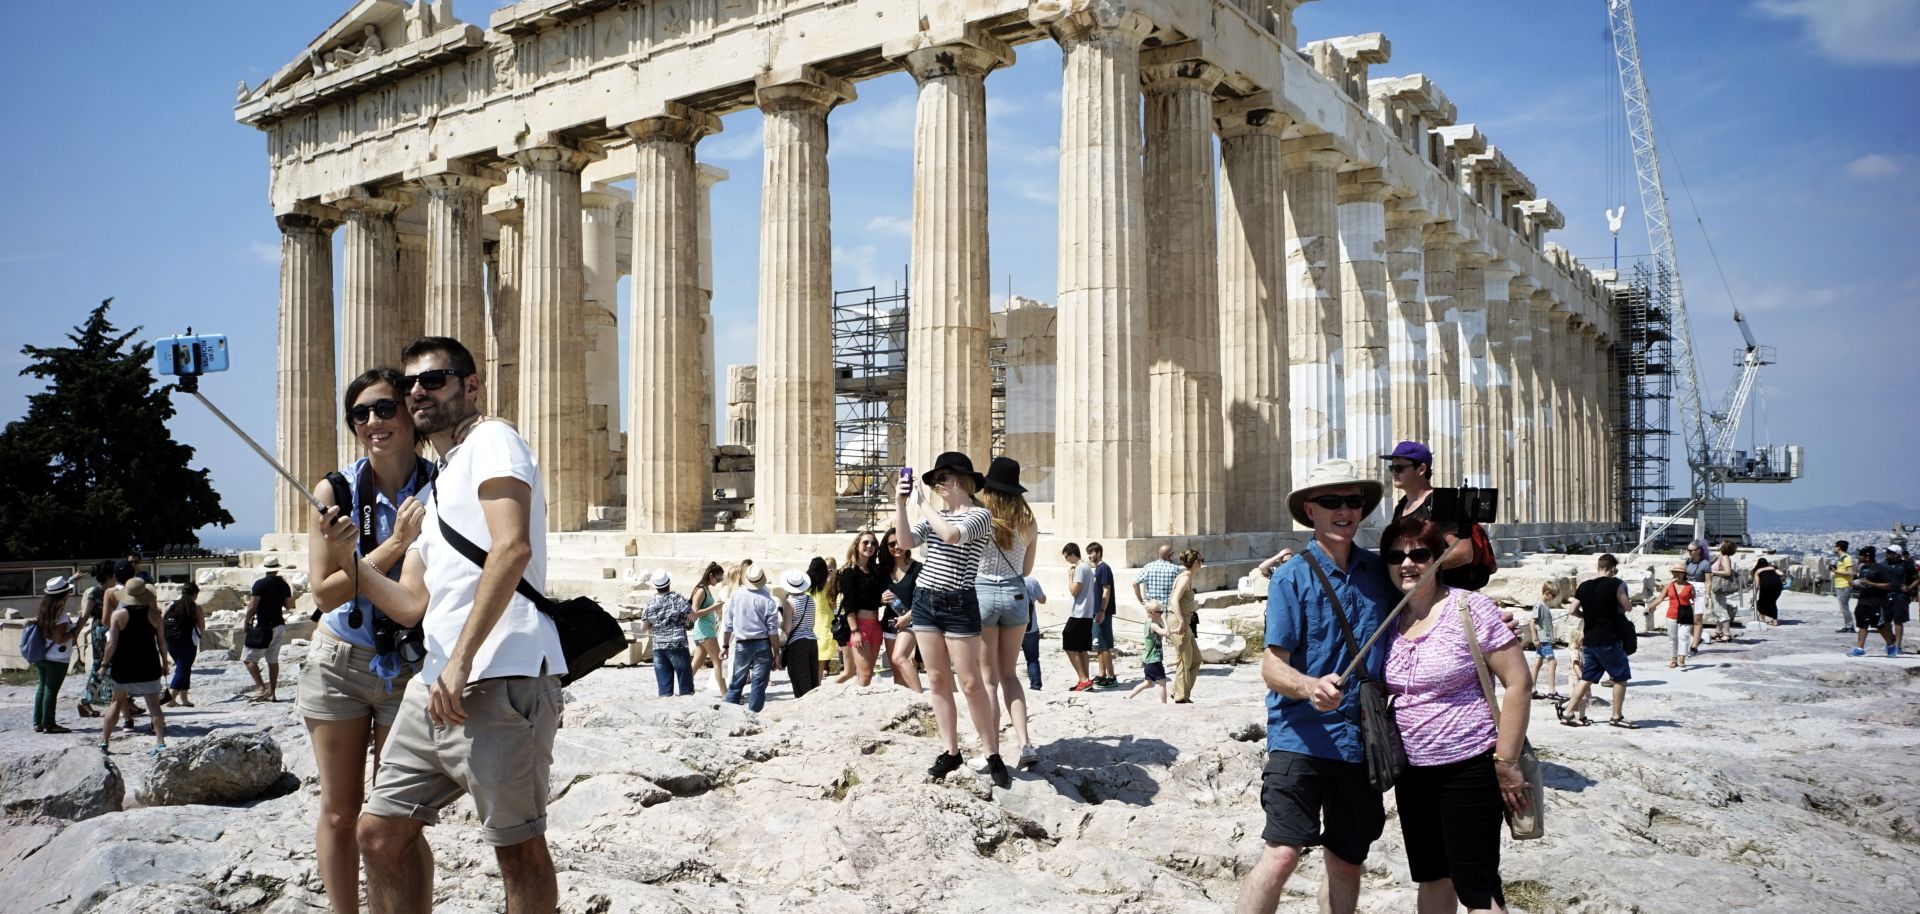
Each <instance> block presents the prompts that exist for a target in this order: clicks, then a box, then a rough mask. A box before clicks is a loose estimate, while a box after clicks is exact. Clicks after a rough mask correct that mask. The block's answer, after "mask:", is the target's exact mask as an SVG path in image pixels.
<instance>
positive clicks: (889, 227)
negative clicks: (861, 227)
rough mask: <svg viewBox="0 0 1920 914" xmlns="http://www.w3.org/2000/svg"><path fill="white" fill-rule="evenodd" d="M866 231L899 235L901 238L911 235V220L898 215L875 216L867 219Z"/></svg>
mask: <svg viewBox="0 0 1920 914" xmlns="http://www.w3.org/2000/svg"><path fill="white" fill-rule="evenodd" d="M867 231H869V232H879V233H881V234H884V235H899V236H900V237H902V238H912V237H913V221H912V220H910V219H902V218H900V217H899V216H875V217H873V218H872V219H868V220H867Z"/></svg>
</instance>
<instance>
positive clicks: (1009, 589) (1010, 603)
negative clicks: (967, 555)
mask: <svg viewBox="0 0 1920 914" xmlns="http://www.w3.org/2000/svg"><path fill="white" fill-rule="evenodd" d="M973 590H974V593H975V594H978V595H979V598H980V627H981V628H1019V629H1024V628H1026V627H1027V617H1028V616H1030V615H1032V612H1033V607H1031V606H1029V605H1027V585H1026V582H1024V581H1022V580H1021V579H1019V578H986V577H982V578H975V579H974V581H973Z"/></svg>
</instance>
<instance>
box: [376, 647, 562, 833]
mask: <svg viewBox="0 0 1920 914" xmlns="http://www.w3.org/2000/svg"><path fill="white" fill-rule="evenodd" d="M428 686H429V683H427V682H426V681H425V680H423V679H421V678H420V677H418V676H416V677H414V679H413V681H412V682H410V683H408V684H407V692H406V698H404V699H403V700H402V701H401V702H400V714H399V717H398V719H397V720H396V721H395V722H394V725H393V730H392V732H390V733H388V734H387V748H386V752H385V753H384V754H383V755H382V756H381V759H380V770H379V772H377V773H376V774H375V775H374V778H373V793H372V794H371V795H369V796H368V797H367V804H366V806H365V808H364V811H365V812H367V813H370V814H372V815H376V816H386V817H388V818H394V819H418V820H420V821H422V822H425V823H427V824H428V825H432V824H433V823H434V822H436V821H438V820H439V818H440V810H442V809H445V808H446V806H447V804H448V803H452V802H453V801H455V800H457V799H459V798H460V795H461V794H469V793H470V794H472V795H473V808H474V811H475V812H476V813H478V814H479V817H480V834H481V837H482V838H483V839H484V840H485V841H486V842H487V843H488V844H491V845H493V846H495V847H507V846H509V845H514V844H519V843H521V842H523V841H526V840H528V839H531V838H536V837H539V836H540V835H542V834H545V833H546V830H547V773H548V771H549V769H551V768H552V767H553V734H554V731H555V730H557V729H559V725H560V678H559V677H557V676H540V677H532V676H512V677H506V678H501V679H482V680H480V681H479V682H476V683H472V684H470V685H468V686H467V690H466V692H465V693H463V695H462V701H461V704H462V705H463V706H464V707H465V708H466V711H467V721H466V723H463V724H457V725H454V726H450V727H441V726H436V725H434V723H433V720H432V719H431V718H429V717H428V716H427V691H428Z"/></svg>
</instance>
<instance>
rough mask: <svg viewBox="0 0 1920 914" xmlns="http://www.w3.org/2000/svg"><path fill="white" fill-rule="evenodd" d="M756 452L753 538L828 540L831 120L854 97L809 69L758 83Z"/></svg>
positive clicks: (830, 475) (846, 85)
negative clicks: (761, 158)
mask: <svg viewBox="0 0 1920 914" xmlns="http://www.w3.org/2000/svg"><path fill="white" fill-rule="evenodd" d="M754 88H755V96H756V99H757V101H758V102H759V105H760V110H761V111H762V112H763V114H764V115H765V127H764V128H763V129H764V134H763V138H764V141H765V146H766V157H765V165H764V171H763V174H764V176H765V177H764V179H763V181H762V184H761V189H760V344H759V367H760V372H759V382H758V384H759V402H758V409H757V412H758V426H759V427H758V430H757V432H756V434H757V436H758V439H759V443H758V444H757V446H756V447H755V450H754V508H753V513H754V530H755V531H756V532H760V533H826V532H829V531H831V530H833V529H834V507H833V458H834V437H833V348H832V347H833V339H832V325H833V238H832V231H831V222H832V220H831V212H830V203H829V197H828V192H827V112H829V111H831V110H833V108H834V106H835V105H838V104H840V103H841V102H844V101H851V100H852V99H853V98H854V91H853V86H852V84H850V83H847V82H846V81H844V80H841V79H837V78H835V77H832V76H828V75H826V74H825V73H821V72H819V71H817V70H813V69H811V68H801V69H799V70H789V71H779V72H774V73H769V74H763V75H762V76H761V77H760V78H759V80H758V81H756V83H755V87H754Z"/></svg>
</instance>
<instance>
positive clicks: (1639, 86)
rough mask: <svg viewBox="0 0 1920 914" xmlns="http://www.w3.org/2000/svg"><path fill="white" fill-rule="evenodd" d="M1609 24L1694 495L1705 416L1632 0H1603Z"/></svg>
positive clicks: (1702, 486) (1701, 471)
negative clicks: (1667, 320)
mask: <svg viewBox="0 0 1920 914" xmlns="http://www.w3.org/2000/svg"><path fill="white" fill-rule="evenodd" d="M1607 19H1608V21H1609V22H1610V23H1611V25H1612V32H1613V54H1614V57H1615V58H1616V61H1617V63H1618V69H1619V71H1620V91H1621V93H1622V94H1623V95H1624V96H1625V97H1626V110H1627V133H1628V136H1629V138H1630V140H1631V142H1632V145H1633V166H1634V171H1635V173H1636V174H1637V175H1638V177H1639V185H1640V211H1641V213H1642V214H1643V215H1645V217H1646V220H1647V239H1648V240H1649V241H1650V242H1651V243H1652V245H1653V260H1654V268H1655V274H1654V275H1655V276H1656V278H1657V279H1663V280H1664V281H1665V282H1667V283H1669V284H1670V286H1671V288H1670V296H1671V298H1670V310H1669V316H1670V317H1671V318H1672V320H1673V324H1674V333H1673V347H1674V348H1673V356H1674V362H1675V364H1674V365H1673V377H1674V387H1675V392H1676V393H1677V394H1678V395H1679V397H1680V427H1681V430H1682V432H1683V433H1684V434H1685V436H1686V441H1687V450H1686V453H1687V465H1688V467H1690V468H1691V469H1692V471H1693V472H1692V473H1691V474H1690V475H1691V476H1692V479H1693V481H1692V488H1693V491H1692V495H1693V497H1694V498H1695V499H1701V498H1706V497H1709V496H1710V495H1711V494H1712V493H1710V492H1708V491H1706V488H1707V484H1706V483H1705V481H1704V480H1705V478H1706V475H1705V468H1704V467H1703V466H1701V463H1702V461H1703V460H1704V459H1705V458H1706V457H1707V449H1708V439H1707V419H1706V412H1705V410H1704V409H1702V408H1701V405H1700V373H1699V370H1698V369H1697V368H1696V367H1695V366H1694V358H1693V332H1692V330H1691V328H1690V327H1689V326H1688V324H1687V307H1686V296H1685V295H1684V293H1683V290H1682V286H1681V283H1680V266H1679V262H1678V260H1677V259H1676V258H1675V256H1674V250H1673V226H1672V223H1670V222H1669V221H1668V219H1667V193H1666V190H1665V188H1663V187H1662V186H1661V183H1660V156H1659V153H1658V151H1657V150H1656V149H1655V147H1654V142H1653V109H1652V108H1651V107H1650V103H1649V102H1648V100H1647V81H1646V79H1645V78H1644V77H1643V76H1642V75H1641V72H1640V41H1639V37H1638V35H1637V34H1636V33H1635V31H1634V26H1633V3H1632V0H1607Z"/></svg>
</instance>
